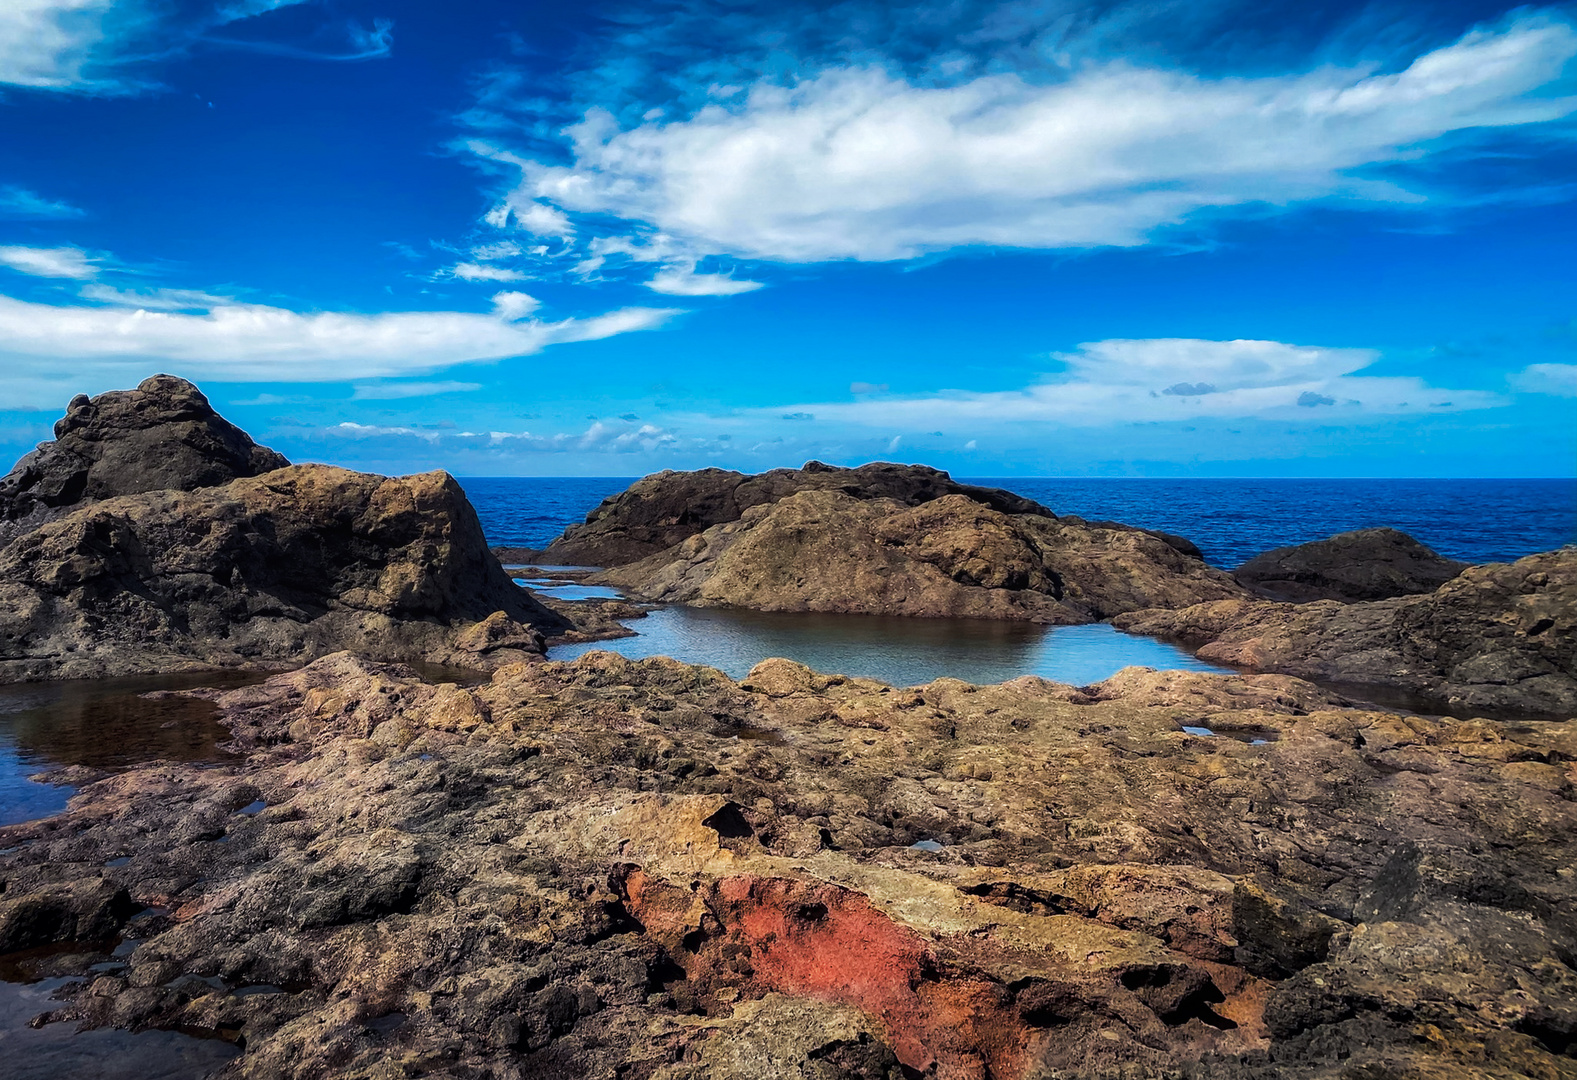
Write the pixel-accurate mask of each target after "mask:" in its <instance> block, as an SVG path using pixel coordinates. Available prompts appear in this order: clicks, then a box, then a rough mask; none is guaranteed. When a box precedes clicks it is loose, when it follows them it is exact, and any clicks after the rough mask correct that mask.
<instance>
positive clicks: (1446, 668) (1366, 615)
mask: <svg viewBox="0 0 1577 1080" xmlns="http://www.w3.org/2000/svg"><path fill="white" fill-rule="evenodd" d="M1114 622H1115V623H1116V625H1117V626H1118V627H1120V628H1122V629H1124V630H1131V631H1134V632H1137V633H1141V634H1156V635H1160V636H1163V637H1170V638H1174V639H1177V640H1180V641H1182V642H1184V643H1185V644H1188V645H1190V646H1192V647H1195V648H1198V649H1199V656H1200V657H1201V659H1205V660H1214V661H1218V662H1222V663H1228V664H1233V665H1235V666H1239V667H1245V668H1251V669H1254V670H1258V671H1277V672H1284V673H1286V674H1289V675H1298V676H1301V677H1303V678H1311V679H1320V680H1324V681H1328V682H1336V683H1345V684H1352V685H1354V686H1366V687H1372V688H1377V689H1380V690H1391V691H1400V692H1402V693H1406V694H1412V695H1418V696H1421V697H1423V698H1425V699H1427V701H1432V702H1434V703H1436V704H1441V705H1447V706H1451V707H1454V708H1468V709H1481V710H1486V709H1487V710H1491V711H1494V710H1508V711H1520V712H1532V713H1537V714H1543V715H1555V716H1563V717H1564V716H1577V547H1566V548H1562V549H1561V550H1560V551H1550V552H1545V553H1543V554H1540V555H1530V556H1528V557H1527V558H1525V559H1518V560H1517V561H1516V562H1514V563H1491V564H1489V565H1486V566H1475V567H1471V568H1469V569H1467V570H1465V571H1463V572H1462V573H1461V574H1460V575H1459V576H1457V577H1456V578H1454V579H1453V580H1451V581H1449V582H1447V583H1446V584H1444V585H1442V586H1441V587H1440V588H1439V589H1437V590H1435V591H1434V592H1431V593H1427V594H1425V595H1422V596H1405V597H1395V598H1392V599H1388V600H1373V601H1368V602H1362V603H1354V604H1343V603H1340V602H1337V601H1332V600H1321V601H1315V602H1313V603H1308V604H1288V603H1275V602H1272V601H1267V600H1227V601H1220V602H1215V603H1205V604H1199V605H1195V606H1193V607H1188V608H1184V609H1182V610H1176V611H1139V612H1133V613H1130V614H1127V615H1124V616H1122V617H1120V618H1118V619H1116V620H1114ZM1427 701H1426V704H1427Z"/></svg>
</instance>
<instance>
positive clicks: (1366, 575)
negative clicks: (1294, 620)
mask: <svg viewBox="0 0 1577 1080" xmlns="http://www.w3.org/2000/svg"><path fill="white" fill-rule="evenodd" d="M1466 569H1467V563H1460V562H1457V561H1456V560H1455V559H1447V558H1444V557H1443V556H1440V555H1437V554H1435V552H1434V551H1432V550H1431V549H1430V548H1428V547H1425V546H1424V545H1423V544H1420V543H1419V542H1418V541H1417V540H1415V539H1413V538H1412V537H1411V536H1408V535H1407V534H1406V533H1404V532H1401V531H1400V530H1397V529H1356V530H1354V531H1352V532H1344V533H1337V534H1336V535H1335V536H1332V537H1330V538H1328V539H1325V540H1316V541H1314V542H1312V543H1308V544H1298V545H1296V546H1293V547H1279V548H1276V549H1275V550H1273V551H1267V552H1265V553H1264V554H1262V555H1256V556H1255V557H1254V558H1252V559H1250V560H1249V561H1248V562H1246V563H1244V564H1243V565H1242V566H1240V567H1238V568H1237V569H1236V570H1234V571H1233V572H1232V576H1233V577H1234V578H1236V579H1237V582H1238V584H1240V585H1242V586H1243V587H1244V588H1246V589H1248V590H1249V591H1250V592H1252V593H1255V594H1256V595H1258V596H1262V597H1265V598H1266V599H1268V600H1287V601H1292V602H1293V603H1305V602H1307V601H1310V600H1341V601H1345V602H1354V601H1360V600H1387V599H1390V598H1391V597H1393V596H1415V595H1417V594H1420V593H1431V592H1434V591H1435V590H1436V589H1438V588H1440V586H1442V585H1444V584H1445V583H1446V582H1448V581H1450V580H1451V579H1452V578H1454V577H1456V576H1457V575H1458V574H1460V573H1461V572H1462V571H1464V570H1466Z"/></svg>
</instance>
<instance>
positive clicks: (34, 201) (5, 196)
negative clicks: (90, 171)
mask: <svg viewBox="0 0 1577 1080" xmlns="http://www.w3.org/2000/svg"><path fill="white" fill-rule="evenodd" d="M4 32H5V31H4V29H0V34H4ZM82 216H83V212H82V211H81V210H79V209H78V208H77V207H75V206H72V205H71V204H70V203H64V202H60V201H58V200H56V199H46V198H45V197H44V196H42V195H40V194H38V193H37V192H36V191H29V190H28V189H27V188H25V187H17V186H16V185H14V184H13V185H11V186H9V187H0V217H5V218H54V219H63V218H79V217H82Z"/></svg>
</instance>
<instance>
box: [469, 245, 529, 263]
mask: <svg viewBox="0 0 1577 1080" xmlns="http://www.w3.org/2000/svg"><path fill="white" fill-rule="evenodd" d="M519 254H520V245H519V244H517V243H515V242H514V241H513V240H500V241H499V242H498V243H496V244H478V245H477V246H476V247H474V248H472V249H471V257H472V258H474V259H479V260H480V261H482V262H492V261H493V260H494V259H513V258H514V257H515V256H517V255H519Z"/></svg>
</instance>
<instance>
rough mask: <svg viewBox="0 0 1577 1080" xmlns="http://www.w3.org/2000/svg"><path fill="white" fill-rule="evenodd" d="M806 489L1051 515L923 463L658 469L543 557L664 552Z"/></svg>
mask: <svg viewBox="0 0 1577 1080" xmlns="http://www.w3.org/2000/svg"><path fill="white" fill-rule="evenodd" d="M801 491H836V492H841V493H842V494H844V495H847V496H848V497H849V498H851V499H857V500H866V499H892V500H895V501H897V502H899V503H902V504H903V505H905V506H919V505H920V504H922V503H926V502H930V501H931V500H932V499H939V498H941V497H942V496H944V495H962V496H964V497H965V498H967V499H969V500H971V501H973V502H977V503H979V504H981V505H982V506H986V507H990V508H991V509H993V510H999V511H1001V512H1002V513H1005V514H1039V515H1042V516H1045V517H1052V516H1054V515H1053V514H1052V513H1051V511H1050V510H1047V509H1046V508H1045V507H1044V506H1041V505H1040V504H1039V503H1037V502H1035V501H1034V500H1032V499H1026V498H1023V497H1022V496H1019V495H1015V494H1013V493H1012V492H1011V491H1003V490H1001V489H1000V488H986V487H977V486H975V485H973V484H960V483H958V482H957V481H955V480H954V479H953V478H952V477H950V476H948V475H947V473H945V472H942V471H941V470H939V469H932V468H929V467H927V466H925V465H894V464H890V463H888V462H885V461H877V462H872V463H871V464H869V465H861V466H860V467H859V468H857V469H843V468H837V467H835V466H832V465H824V464H822V463H821V462H819V461H809V462H806V463H805V467H804V468H802V469H773V470H771V471H770V472H764V473H759V474H757V475H755V476H750V475H747V474H745V473H738V472H732V471H729V470H725V469H701V470H700V471H698V472H673V471H671V470H669V471H664V472H660V473H654V474H653V475H651V476H648V477H646V478H645V479H643V480H639V481H637V482H635V483H634V484H632V485H630V487H629V488H628V489H626V490H625V491H622V492H620V493H619V494H618V495H614V496H612V497H611V498H607V499H604V500H603V501H602V504H601V505H600V506H598V507H597V508H596V509H595V510H593V511H592V512H591V513H590V514H588V515H587V516H586V522H585V524H583V525H575V526H571V527H570V528H568V529H566V530H565V531H564V535H563V536H561V537H559V538H558V539H557V540H555V541H553V543H551V544H549V545H548V547H547V549H546V550H545V551H543V552H542V553H541V556H542V561H543V562H548V563H559V564H568V565H584V566H604V567H608V566H621V565H623V564H625V563H631V562H635V561H637V560H639V559H644V558H646V557H647V556H649V555H655V554H657V553H658V552H661V551H665V550H667V549H668V548H671V547H673V546H674V545H675V544H677V543H679V542H681V541H683V540H686V539H688V538H689V537H691V536H694V535H696V534H697V533H701V532H705V531H706V530H707V529H708V528H710V527H711V526H713V525H721V524H726V523H728V522H730V521H738V520H739V518H740V516H741V515H742V514H744V512H745V511H746V510H749V509H750V508H751V507H753V506H763V505H766V504H768V503H774V502H777V501H778V500H779V499H783V498H786V497H788V496H790V495H793V494H795V493H797V492H801Z"/></svg>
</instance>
